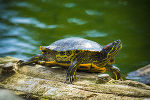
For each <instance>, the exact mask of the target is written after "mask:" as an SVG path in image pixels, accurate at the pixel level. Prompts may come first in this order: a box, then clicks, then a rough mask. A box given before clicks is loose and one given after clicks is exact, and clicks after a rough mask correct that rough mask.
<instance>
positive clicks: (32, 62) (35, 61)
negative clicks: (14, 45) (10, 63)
mask: <svg viewBox="0 0 150 100" xmlns="http://www.w3.org/2000/svg"><path fill="white" fill-rule="evenodd" d="M42 57H43V55H41V54H38V55H35V56H33V57H31V58H30V59H29V60H27V61H23V60H19V61H18V62H17V64H18V65H19V66H24V65H35V64H38V62H39V60H40V59H42Z"/></svg>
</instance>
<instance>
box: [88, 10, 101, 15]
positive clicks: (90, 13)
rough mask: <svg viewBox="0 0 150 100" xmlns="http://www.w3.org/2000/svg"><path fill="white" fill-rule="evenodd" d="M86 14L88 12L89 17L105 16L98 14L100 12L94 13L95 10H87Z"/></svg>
mask: <svg viewBox="0 0 150 100" xmlns="http://www.w3.org/2000/svg"><path fill="white" fill-rule="evenodd" d="M85 12H86V13H87V14H88V15H97V16H102V15H103V13H101V12H98V11H94V10H85Z"/></svg>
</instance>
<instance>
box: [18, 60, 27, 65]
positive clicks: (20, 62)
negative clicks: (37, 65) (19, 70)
mask: <svg viewBox="0 0 150 100" xmlns="http://www.w3.org/2000/svg"><path fill="white" fill-rule="evenodd" d="M17 65H18V66H24V65H25V63H24V61H23V60H19V61H18V62H17Z"/></svg>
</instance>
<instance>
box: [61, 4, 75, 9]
mask: <svg viewBox="0 0 150 100" xmlns="http://www.w3.org/2000/svg"><path fill="white" fill-rule="evenodd" d="M64 6H65V7H67V8H72V7H75V6H76V4H75V3H66V4H64Z"/></svg>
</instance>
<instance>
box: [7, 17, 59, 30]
mask: <svg viewBox="0 0 150 100" xmlns="http://www.w3.org/2000/svg"><path fill="white" fill-rule="evenodd" d="M9 20H10V22H12V23H14V24H30V25H33V26H34V27H39V28H51V29H52V28H57V27H59V26H58V25H46V24H45V23H42V22H40V21H38V20H36V19H34V18H25V17H12V18H10V19H9Z"/></svg>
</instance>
